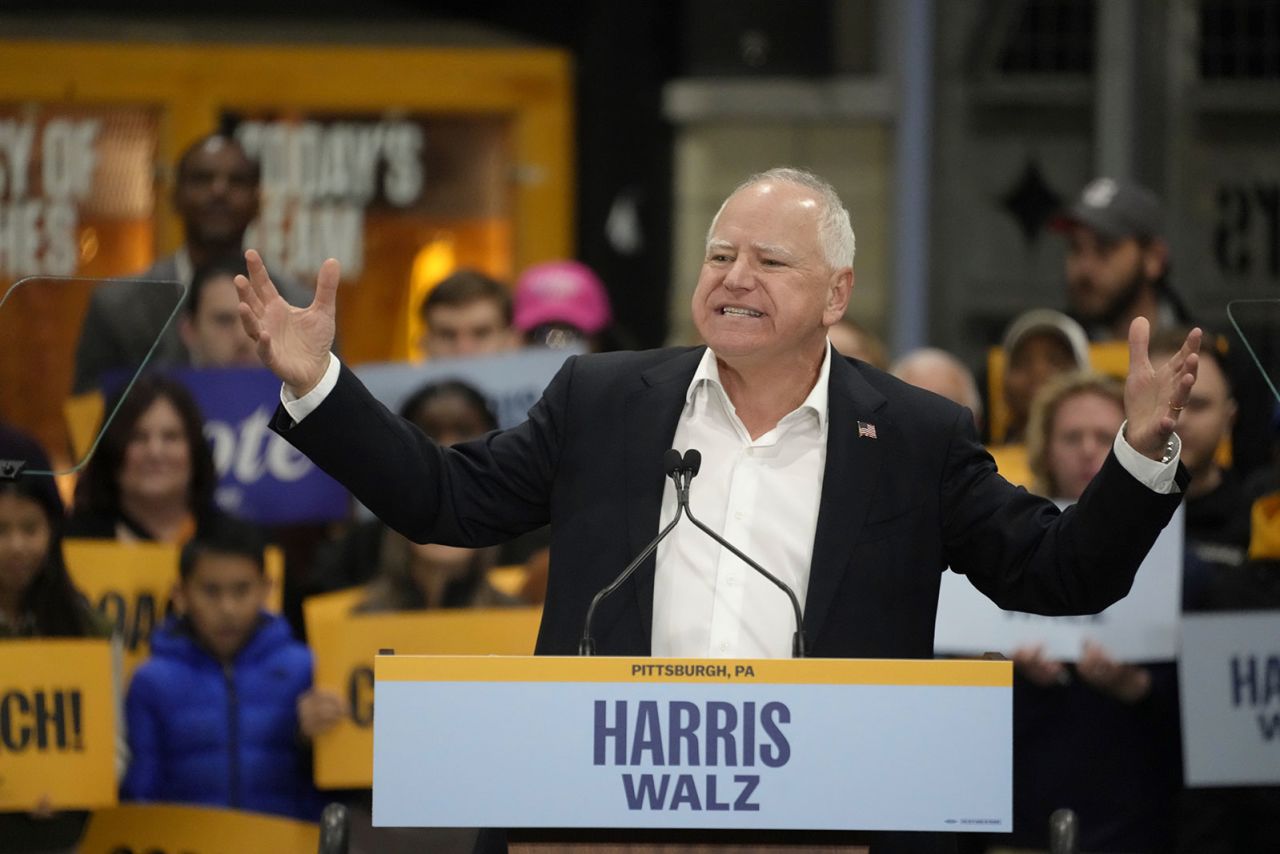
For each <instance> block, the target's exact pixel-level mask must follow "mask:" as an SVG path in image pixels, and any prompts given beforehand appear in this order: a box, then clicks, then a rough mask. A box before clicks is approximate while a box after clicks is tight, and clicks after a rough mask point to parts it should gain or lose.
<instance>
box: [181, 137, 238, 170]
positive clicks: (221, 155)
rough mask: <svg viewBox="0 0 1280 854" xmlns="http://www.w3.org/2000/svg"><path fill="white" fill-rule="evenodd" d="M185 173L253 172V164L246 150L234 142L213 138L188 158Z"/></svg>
mask: <svg viewBox="0 0 1280 854" xmlns="http://www.w3.org/2000/svg"><path fill="white" fill-rule="evenodd" d="M185 167H186V168H185V169H184V170H183V171H184V173H185V172H194V171H206V172H207V171H213V170H219V169H223V170H227V171H234V172H241V171H244V172H249V171H252V170H253V162H252V161H251V160H250V159H249V155H247V154H245V152H244V149H243V148H241V147H240V144H239V143H237V142H235V141H234V140H229V139H225V138H223V137H211V138H209V139H207V140H205V141H204V143H202V144H201V145H200V147H199V148H197V149H196V150H195V151H193V152H191V154H190V156H189V157H188V158H187V161H186V164H185Z"/></svg>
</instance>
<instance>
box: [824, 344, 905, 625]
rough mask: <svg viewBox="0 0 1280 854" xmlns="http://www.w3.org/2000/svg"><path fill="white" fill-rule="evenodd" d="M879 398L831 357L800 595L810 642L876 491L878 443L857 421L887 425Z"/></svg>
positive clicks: (879, 459)
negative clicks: (816, 495) (813, 519)
mask: <svg viewBox="0 0 1280 854" xmlns="http://www.w3.org/2000/svg"><path fill="white" fill-rule="evenodd" d="M885 403H886V401H885V398H884V396H883V395H882V394H880V392H878V391H876V390H875V389H874V388H872V387H871V385H870V384H869V383H868V382H867V381H866V380H865V379H864V378H863V377H862V374H861V373H860V372H859V371H858V369H857V368H855V367H854V366H853V365H852V364H851V363H849V362H848V361H846V360H845V359H844V358H842V357H840V356H837V355H835V354H834V353H833V354H832V361H831V380H830V385H829V390H828V402H827V408H828V424H827V464H826V469H825V471H824V473H823V478H822V503H821V506H820V507H819V509H818V527H817V530H816V531H815V534H814V541H813V563H812V564H811V565H810V569H809V592H808V594H807V595H806V597H805V609H804V626H805V636H806V638H807V639H808V641H809V642H810V643H813V642H814V641H815V640H816V639H817V638H818V635H819V633H820V632H821V631H822V626H823V624H824V623H825V621H826V618H827V611H828V609H829V608H830V605H831V600H832V597H833V596H834V595H835V592H836V589H837V588H838V587H839V586H840V582H841V580H842V579H843V578H844V573H845V571H846V568H847V567H848V564H849V555H850V554H851V553H852V551H853V544H854V543H855V542H857V539H858V534H859V533H860V532H861V530H862V525H863V523H864V522H865V521H866V518H867V509H868V508H869V507H870V506H871V501H872V499H873V498H874V497H875V495H876V494H877V492H878V491H879V489H878V487H879V480H880V477H881V467H882V464H883V459H884V455H883V453H882V452H881V448H882V447H883V443H882V442H881V441H877V440H876V439H874V438H869V437H862V436H860V435H859V431H858V422H859V421H862V422H865V423H867V424H871V425H875V427H876V429H877V430H878V431H884V430H885V429H886V428H888V427H889V422H888V420H887V418H886V417H885V415H884V413H883V412H877V410H879V409H880V408H881V407H883V406H884V405H885Z"/></svg>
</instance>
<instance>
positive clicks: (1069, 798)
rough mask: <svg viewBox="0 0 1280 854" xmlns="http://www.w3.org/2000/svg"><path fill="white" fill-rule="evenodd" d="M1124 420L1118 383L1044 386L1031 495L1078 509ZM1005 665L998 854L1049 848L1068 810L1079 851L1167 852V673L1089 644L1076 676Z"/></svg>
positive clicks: (1057, 381)
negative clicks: (1002, 825) (1006, 808)
mask: <svg viewBox="0 0 1280 854" xmlns="http://www.w3.org/2000/svg"><path fill="white" fill-rule="evenodd" d="M1123 421H1124V389H1123V388H1122V387H1121V385H1120V383H1119V382H1118V381H1116V380H1113V379H1111V378H1110V377H1105V376H1101V375H1098V374H1090V373H1084V372H1073V373H1068V374H1062V375H1060V376H1058V377H1055V378H1054V379H1051V380H1050V381H1049V382H1048V384H1046V385H1045V386H1044V387H1043V388H1042V389H1041V391H1040V393H1039V394H1037V396H1036V398H1035V400H1034V401H1033V404H1032V407H1031V414H1030V418H1029V421H1028V430H1027V445H1028V455H1029V458H1030V465H1031V470H1032V473H1033V474H1034V476H1035V481H1036V482H1035V489H1036V491H1037V492H1039V493H1040V494H1042V495H1045V496H1049V497H1052V498H1058V499H1062V500H1066V501H1076V500H1078V499H1079V498H1080V496H1081V494H1082V493H1083V492H1084V491H1085V489H1087V488H1088V486H1089V483H1090V482H1091V481H1092V480H1093V478H1094V477H1096V476H1097V474H1098V471H1099V470H1100V469H1101V468H1102V466H1103V463H1104V462H1105V461H1106V457H1107V453H1108V452H1109V450H1110V447H1111V442H1112V440H1113V439H1114V437H1115V434H1116V431H1117V430H1118V429H1119V428H1120V425H1121V423H1122V422H1123ZM1013 660H1014V663H1015V665H1016V671H1015V673H1016V676H1017V678H1016V679H1015V681H1014V703H1013V709H1014V718H1013V721H1014V741H1013V749H1014V780H1015V781H1017V785H1016V786H1015V788H1014V797H1013V804H1014V809H1013V814H1014V819H1013V826H1014V831H1013V834H1012V838H1011V839H1009V840H1005V839H1003V838H1001V843H1002V844H1008V845H1012V846H1014V847H1020V848H1022V847H1025V848H1047V847H1048V846H1049V839H1048V821H1049V815H1050V814H1051V813H1052V812H1053V811H1054V810H1055V809H1058V808H1061V807H1070V808H1071V809H1073V810H1075V811H1076V813H1077V815H1078V816H1079V818H1080V847H1081V848H1082V849H1084V850H1088V851H1135V852H1162V851H1170V850H1172V847H1173V836H1172V823H1171V821H1170V819H1169V817H1170V816H1171V815H1172V814H1173V811H1174V805H1175V803H1176V798H1177V793H1178V789H1179V787H1180V781H1181V776H1180V769H1179V761H1180V757H1181V752H1180V749H1179V733H1178V700H1177V697H1178V689H1177V682H1176V676H1175V668H1174V665H1173V664H1172V663H1168V662H1164V663H1159V664H1146V665H1138V664H1129V663H1123V662H1119V661H1116V660H1114V659H1113V658H1112V657H1111V656H1110V655H1109V654H1108V652H1107V650H1106V649H1105V648H1104V647H1102V646H1101V645H1099V644H1097V643H1094V642H1092V641H1085V643H1084V649H1083V651H1082V653H1081V655H1080V658H1079V660H1078V661H1077V662H1076V663H1075V664H1074V665H1068V664H1065V663H1063V662H1061V661H1054V660H1050V659H1048V658H1046V657H1045V656H1044V655H1043V653H1042V647H1040V646H1034V647H1022V648H1019V649H1017V650H1015V651H1014V653H1013Z"/></svg>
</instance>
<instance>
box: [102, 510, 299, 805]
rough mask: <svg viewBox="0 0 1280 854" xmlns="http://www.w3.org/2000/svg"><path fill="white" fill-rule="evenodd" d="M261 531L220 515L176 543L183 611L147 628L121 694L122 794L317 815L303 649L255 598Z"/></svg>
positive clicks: (262, 589) (261, 583) (263, 589)
mask: <svg viewBox="0 0 1280 854" xmlns="http://www.w3.org/2000/svg"><path fill="white" fill-rule="evenodd" d="M263 546H264V543H263V542H262V539H261V538H260V537H259V535H258V534H257V532H256V531H255V530H254V529H253V528H252V527H251V526H248V525H246V524H245V523H242V522H235V521H233V520H229V519H227V520H223V521H221V522H219V523H218V524H216V525H212V526H210V527H209V528H208V529H206V530H204V531H201V532H200V533H199V534H198V535H197V536H196V538H195V539H193V540H191V541H190V542H189V543H187V545H186V546H185V547H184V548H183V550H182V558H181V563H180V566H179V571H180V575H181V582H180V583H179V586H178V589H177V596H178V600H179V603H180V611H181V612H182V613H183V614H184V615H185V616H182V617H172V618H170V619H169V620H168V621H167V622H166V623H165V625H164V626H163V627H161V628H160V629H159V630H157V632H156V633H155V634H154V635H152V638H151V659H150V660H149V661H148V662H147V663H146V664H144V665H142V667H141V668H139V669H138V671H137V673H135V674H134V676H133V681H132V683H131V684H130V686H129V694H128V698H127V700H126V704H125V712H126V717H127V721H128V736H129V747H130V749H131V751H132V754H133V757H132V760H131V761H130V763H129V770H128V773H127V774H126V775H125V779H124V783H123V785H122V786H121V796H122V798H123V799H125V800H136V801H171V802H177V803H189V804H207V805H211V806H227V807H233V808H235V809H246V810H255V811H258V812H267V813H274V814H277V815H283V816H289V817H292V818H298V819H302V820H304V821H317V820H319V818H320V810H321V809H322V807H323V802H322V801H321V798H320V796H319V793H317V792H316V790H315V788H314V786H312V784H311V780H310V775H309V773H308V768H307V762H306V756H305V754H304V750H303V744H302V742H301V741H300V740H299V735H301V736H303V737H304V738H308V739H309V738H310V737H311V736H312V735H313V734H314V733H313V731H312V730H311V729H309V727H308V721H307V720H306V719H305V718H302V719H300V717H299V713H298V707H299V705H300V704H301V703H303V702H305V700H306V698H307V695H308V694H309V693H311V691H312V688H311V652H310V650H308V649H307V648H306V647H305V646H303V645H302V644H300V643H298V642H297V641H295V640H294V639H293V636H292V634H291V632H290V629H289V625H288V623H286V622H285V620H284V618H282V617H278V616H272V615H270V614H268V613H266V611H265V610H264V609H263V606H264V605H265V602H266V596H267V583H266V570H265V567H264V565H263V557H262V553H263Z"/></svg>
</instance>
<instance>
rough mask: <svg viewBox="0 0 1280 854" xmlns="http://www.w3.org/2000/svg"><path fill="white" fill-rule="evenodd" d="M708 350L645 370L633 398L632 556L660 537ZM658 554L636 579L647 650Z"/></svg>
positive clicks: (629, 411) (629, 409) (629, 418)
mask: <svg viewBox="0 0 1280 854" xmlns="http://www.w3.org/2000/svg"><path fill="white" fill-rule="evenodd" d="M705 350H706V348H705V347H695V348H693V349H692V350H689V351H687V352H685V353H681V354H679V355H677V356H675V357H674V358H672V359H671V360H669V361H667V362H664V363H662V364H661V365H658V366H657V367H655V368H651V369H650V370H648V371H645V372H644V373H643V374H642V375H641V377H640V379H641V381H642V383H643V386H642V388H641V389H640V390H639V391H637V392H635V393H634V394H632V395H631V396H630V397H629V398H628V399H627V402H626V425H627V426H626V430H627V465H626V472H627V483H626V484H625V485H624V486H625V494H626V496H627V538H628V554H631V555H636V554H639V553H640V550H641V549H643V548H644V547H645V545H646V544H647V543H648V542H649V541H650V540H652V539H653V538H654V536H655V535H656V534H657V533H658V520H659V516H660V514H661V512H662V491H663V488H664V487H665V486H666V477H665V476H664V474H663V471H662V456H663V454H664V453H665V452H666V451H667V449H669V448H670V447H671V441H672V439H673V438H674V437H675V434H676V424H677V422H678V421H679V419H680V412H681V410H683V409H684V399H685V392H686V391H688V388H689V381H690V380H691V379H692V378H693V372H694V371H695V370H697V367H698V362H699V361H701V359H702V354H703V352H705ZM655 555H656V553H655ZM655 555H650V556H649V559H648V560H646V561H645V562H644V564H642V565H641V566H640V567H639V568H638V569H637V570H636V573H635V575H634V576H632V577H633V578H634V579H635V591H636V597H637V600H638V601H637V604H638V605H639V607H640V615H641V625H642V627H643V630H644V638H643V641H644V644H645V648H646V649H648V646H649V640H650V635H651V634H652V631H653V574H654V568H655V566H656V565H657V563H656V557H655ZM621 569H622V567H618V570H619V571H620V570H621Z"/></svg>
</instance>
